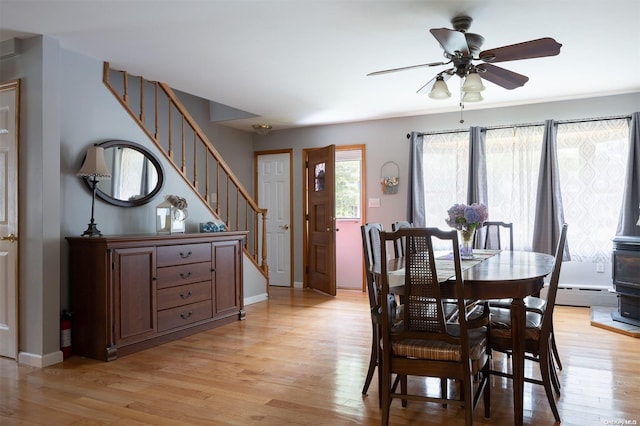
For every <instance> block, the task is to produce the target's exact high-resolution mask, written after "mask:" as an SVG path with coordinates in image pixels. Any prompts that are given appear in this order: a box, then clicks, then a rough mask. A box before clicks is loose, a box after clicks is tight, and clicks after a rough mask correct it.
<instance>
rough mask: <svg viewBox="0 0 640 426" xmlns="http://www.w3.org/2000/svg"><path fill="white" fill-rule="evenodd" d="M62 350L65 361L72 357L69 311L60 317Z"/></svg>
mask: <svg viewBox="0 0 640 426" xmlns="http://www.w3.org/2000/svg"><path fill="white" fill-rule="evenodd" d="M60 349H61V350H62V357H63V359H67V358H69V357H70V356H71V352H72V350H71V312H69V311H67V310H64V311H62V315H61V317H60Z"/></svg>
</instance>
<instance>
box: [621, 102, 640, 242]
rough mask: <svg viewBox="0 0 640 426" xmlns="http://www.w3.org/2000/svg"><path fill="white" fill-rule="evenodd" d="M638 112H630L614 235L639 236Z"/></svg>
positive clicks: (639, 172)
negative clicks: (618, 212) (619, 204)
mask: <svg viewBox="0 0 640 426" xmlns="http://www.w3.org/2000/svg"><path fill="white" fill-rule="evenodd" d="M639 214H640V112H634V113H633V114H631V122H630V123H629V158H628V160H627V177H626V180H625V185H624V193H623V194H622V206H621V207H620V216H619V218H618V228H617V230H616V235H629V236H633V235H635V236H640V226H638V223H639V222H638V221H639V220H640V219H639V218H638V216H639Z"/></svg>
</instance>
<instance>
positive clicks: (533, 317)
mask: <svg viewBox="0 0 640 426" xmlns="http://www.w3.org/2000/svg"><path fill="white" fill-rule="evenodd" d="M490 311H491V322H490V324H489V327H490V328H491V335H492V336H495V337H504V338H511V310H510V309H505V308H494V307H491V309H490ZM541 328H542V315H540V314H538V313H535V312H527V313H526V330H525V339H527V340H538V339H539V338H540V330H541Z"/></svg>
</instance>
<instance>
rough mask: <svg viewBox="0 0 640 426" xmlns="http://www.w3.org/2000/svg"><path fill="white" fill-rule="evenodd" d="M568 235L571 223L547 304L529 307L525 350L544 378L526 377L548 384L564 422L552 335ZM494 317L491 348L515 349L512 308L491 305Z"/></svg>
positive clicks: (551, 399) (552, 402)
mask: <svg viewBox="0 0 640 426" xmlns="http://www.w3.org/2000/svg"><path fill="white" fill-rule="evenodd" d="M566 239H567V224H564V225H563V226H562V232H561V233H560V238H559V240H558V244H557V246H556V252H555V261H554V266H553V272H552V273H551V278H550V280H549V291H548V292H547V298H546V308H545V309H544V311H543V312H542V313H536V312H532V311H527V313H526V331H525V351H526V353H527V354H529V356H528V357H527V358H526V359H529V360H534V361H536V362H537V364H538V365H539V367H540V377H541V379H542V380H537V379H533V378H530V377H529V378H528V377H525V381H526V382H530V383H535V384H541V385H543V386H544V390H545V393H546V394H547V400H548V401H549V405H550V406H551V411H552V412H553V416H554V417H555V419H556V421H557V422H560V415H559V413H558V409H557V407H556V402H555V399H554V396H553V390H552V387H553V388H554V389H555V391H556V393H557V395H558V397H559V396H560V387H559V382H558V378H557V375H556V372H555V367H554V365H553V359H552V353H551V352H552V349H551V337H552V331H553V308H554V306H555V303H556V294H557V291H558V281H559V279H560V269H561V267H562V257H563V254H564V247H565V243H566ZM490 310H491V321H490V324H489V346H490V348H491V350H492V351H493V350H495V351H499V352H504V353H510V352H511V351H512V349H513V348H512V342H511V312H510V310H509V309H504V308H495V307H491V308H490ZM491 374H494V375H497V376H502V377H508V378H512V377H513V376H512V375H511V374H509V373H505V372H503V371H495V370H491Z"/></svg>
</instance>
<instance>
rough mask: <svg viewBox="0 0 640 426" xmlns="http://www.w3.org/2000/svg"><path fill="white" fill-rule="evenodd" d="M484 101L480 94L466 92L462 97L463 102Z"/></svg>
mask: <svg viewBox="0 0 640 426" xmlns="http://www.w3.org/2000/svg"><path fill="white" fill-rule="evenodd" d="M482 100H483V98H482V95H481V94H480V92H466V93H465V94H464V95H462V101H463V102H480V101H482Z"/></svg>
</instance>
